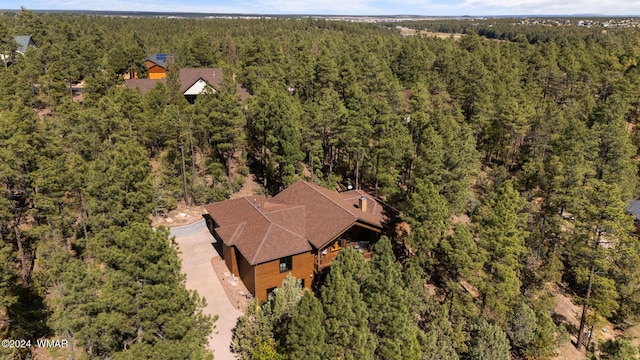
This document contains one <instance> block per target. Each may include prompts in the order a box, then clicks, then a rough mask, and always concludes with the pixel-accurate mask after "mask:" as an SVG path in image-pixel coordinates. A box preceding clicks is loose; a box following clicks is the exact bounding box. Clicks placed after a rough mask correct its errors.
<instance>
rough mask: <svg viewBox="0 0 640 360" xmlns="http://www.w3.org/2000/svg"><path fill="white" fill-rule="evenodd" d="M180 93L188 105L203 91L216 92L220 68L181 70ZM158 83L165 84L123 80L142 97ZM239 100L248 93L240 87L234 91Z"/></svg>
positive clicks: (149, 80)
mask: <svg viewBox="0 0 640 360" xmlns="http://www.w3.org/2000/svg"><path fill="white" fill-rule="evenodd" d="M178 78H179V80H180V92H181V93H182V94H183V95H184V97H185V98H186V99H187V101H189V102H190V103H192V104H193V103H194V102H195V100H196V97H197V96H198V94H201V93H202V92H204V91H214V92H215V91H216V88H217V87H219V86H220V84H221V83H222V69H220V68H182V69H180V73H179V75H178ZM158 82H161V83H163V84H166V83H167V79H166V78H162V79H125V80H124V84H125V85H126V86H127V87H128V88H130V89H138V90H139V91H140V93H142V95H144V94H146V93H147V92H149V90H151V89H153V87H154V86H156V84H157V83H158ZM236 92H237V94H238V96H240V99H241V100H243V101H244V100H245V99H246V98H247V96H248V93H247V92H246V90H245V89H244V88H243V87H242V86H240V85H239V86H238V87H237V89H236Z"/></svg>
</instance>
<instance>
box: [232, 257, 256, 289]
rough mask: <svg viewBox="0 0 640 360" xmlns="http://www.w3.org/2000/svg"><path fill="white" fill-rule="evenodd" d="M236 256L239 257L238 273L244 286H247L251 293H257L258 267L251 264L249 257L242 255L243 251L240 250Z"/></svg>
mask: <svg viewBox="0 0 640 360" xmlns="http://www.w3.org/2000/svg"><path fill="white" fill-rule="evenodd" d="M236 258H237V259H238V273H239V274H240V275H238V276H239V277H240V279H241V280H242V282H243V283H244V286H246V287H247V290H249V292H250V293H252V294H255V293H256V267H255V266H251V265H250V264H249V262H248V261H247V259H245V258H244V256H242V253H240V252H239V251H238V253H237V256H236Z"/></svg>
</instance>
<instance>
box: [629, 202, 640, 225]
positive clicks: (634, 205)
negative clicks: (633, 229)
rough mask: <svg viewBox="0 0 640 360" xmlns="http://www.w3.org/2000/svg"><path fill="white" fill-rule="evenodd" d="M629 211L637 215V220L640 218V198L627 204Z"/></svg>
mask: <svg viewBox="0 0 640 360" xmlns="http://www.w3.org/2000/svg"><path fill="white" fill-rule="evenodd" d="M627 213H628V214H631V215H633V216H634V217H635V220H640V200H634V201H632V202H630V203H629V205H628V206H627Z"/></svg>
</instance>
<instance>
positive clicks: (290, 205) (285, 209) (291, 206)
mask: <svg viewBox="0 0 640 360" xmlns="http://www.w3.org/2000/svg"><path fill="white" fill-rule="evenodd" d="M271 204H275V205H285V206H287V207H285V208H284V209H277V210H273V211H269V212H268V214H273V213H277V212H281V211H287V210H293V209H295V208H299V207H301V208H303V207H305V206H304V205H296V204H284V203H280V204H279V203H273V202H272V203H271ZM265 215H266V214H265Z"/></svg>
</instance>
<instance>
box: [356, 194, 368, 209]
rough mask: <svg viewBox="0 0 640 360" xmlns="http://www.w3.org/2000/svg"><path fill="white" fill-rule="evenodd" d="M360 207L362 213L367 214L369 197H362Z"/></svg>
mask: <svg viewBox="0 0 640 360" xmlns="http://www.w3.org/2000/svg"><path fill="white" fill-rule="evenodd" d="M358 205H359V206H360V211H362V212H367V197H366V196H364V195H362V196H360V198H358Z"/></svg>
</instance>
